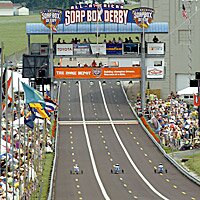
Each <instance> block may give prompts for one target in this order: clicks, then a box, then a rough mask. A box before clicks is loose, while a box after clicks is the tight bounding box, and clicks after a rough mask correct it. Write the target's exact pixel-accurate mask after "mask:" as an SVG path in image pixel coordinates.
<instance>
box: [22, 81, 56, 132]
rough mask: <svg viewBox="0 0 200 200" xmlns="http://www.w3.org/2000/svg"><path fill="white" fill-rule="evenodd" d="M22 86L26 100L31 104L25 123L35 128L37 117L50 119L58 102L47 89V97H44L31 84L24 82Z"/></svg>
mask: <svg viewBox="0 0 200 200" xmlns="http://www.w3.org/2000/svg"><path fill="white" fill-rule="evenodd" d="M22 86H23V88H24V93H25V102H26V104H28V106H29V112H28V113H27V115H26V116H25V118H24V123H25V124H26V125H27V126H28V127H30V128H32V129H33V128H34V120H35V118H41V119H48V120H50V115H51V113H52V112H54V110H55V109H56V107H57V104H56V102H54V101H53V100H52V99H51V98H50V96H49V92H48V91H46V97H43V96H42V95H41V94H40V93H39V92H38V91H37V90H35V89H34V88H32V87H30V86H29V85H27V84H25V83H22Z"/></svg>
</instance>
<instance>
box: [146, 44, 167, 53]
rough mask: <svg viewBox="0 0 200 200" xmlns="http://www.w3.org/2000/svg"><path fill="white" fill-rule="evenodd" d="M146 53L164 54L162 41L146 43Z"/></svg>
mask: <svg viewBox="0 0 200 200" xmlns="http://www.w3.org/2000/svg"><path fill="white" fill-rule="evenodd" d="M147 53H148V54H158V55H164V54H165V45H164V43H147Z"/></svg>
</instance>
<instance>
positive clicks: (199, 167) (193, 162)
mask: <svg viewBox="0 0 200 200" xmlns="http://www.w3.org/2000/svg"><path fill="white" fill-rule="evenodd" d="M188 158H189V160H188V161H187V162H186V163H185V165H186V166H187V167H188V168H189V169H190V170H191V171H194V172H195V173H196V174H197V175H199V176H200V153H199V154H194V157H193V155H192V156H188Z"/></svg>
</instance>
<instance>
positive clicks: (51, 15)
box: [40, 9, 62, 32]
mask: <svg viewBox="0 0 200 200" xmlns="http://www.w3.org/2000/svg"><path fill="white" fill-rule="evenodd" d="M40 16H41V21H42V23H43V24H44V25H45V26H46V27H47V28H49V29H52V30H53V31H54V32H56V31H57V30H56V27H57V26H58V24H59V23H60V21H61V19H62V11H61V10H57V9H53V10H43V11H41V12H40Z"/></svg>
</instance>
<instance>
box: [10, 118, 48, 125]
mask: <svg viewBox="0 0 200 200" xmlns="http://www.w3.org/2000/svg"><path fill="white" fill-rule="evenodd" d="M34 122H35V124H43V123H44V120H43V119H39V118H36V119H35V120H34ZM47 123H48V124H51V122H50V121H49V120H47ZM19 124H20V126H21V125H24V117H21V118H20V120H19V119H16V120H15V121H13V126H14V127H18V126H19Z"/></svg>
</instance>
